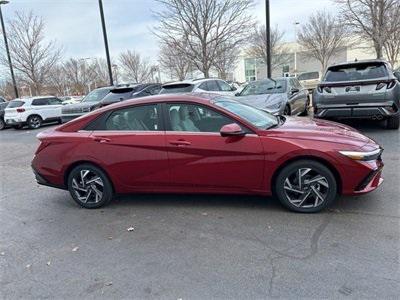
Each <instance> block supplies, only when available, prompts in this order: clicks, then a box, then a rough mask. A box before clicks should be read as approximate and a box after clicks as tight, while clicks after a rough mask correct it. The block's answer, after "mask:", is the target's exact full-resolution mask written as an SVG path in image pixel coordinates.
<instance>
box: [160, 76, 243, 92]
mask: <svg viewBox="0 0 400 300" xmlns="http://www.w3.org/2000/svg"><path fill="white" fill-rule="evenodd" d="M235 91H236V88H235V87H231V86H230V85H229V84H228V83H227V82H226V81H224V80H222V79H218V78H201V79H194V80H186V81H178V82H172V83H166V84H164V85H163V86H162V90H161V92H160V94H179V93H204V92H207V93H216V94H221V95H231V96H233V95H234V94H235Z"/></svg>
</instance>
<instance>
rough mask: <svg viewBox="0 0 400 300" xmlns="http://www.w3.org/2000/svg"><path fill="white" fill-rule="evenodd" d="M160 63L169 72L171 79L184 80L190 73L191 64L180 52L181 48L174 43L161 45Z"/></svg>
mask: <svg viewBox="0 0 400 300" xmlns="http://www.w3.org/2000/svg"><path fill="white" fill-rule="evenodd" d="M159 62H160V65H161V67H162V68H163V69H164V70H165V71H167V72H168V73H169V74H170V75H171V77H173V78H177V79H178V80H184V79H185V78H186V75H187V74H188V72H189V69H190V66H191V63H190V60H188V59H187V56H186V55H185V53H184V52H183V51H181V50H180V48H179V46H177V45H176V44H174V43H172V42H167V43H164V44H162V45H161V49H160V54H159Z"/></svg>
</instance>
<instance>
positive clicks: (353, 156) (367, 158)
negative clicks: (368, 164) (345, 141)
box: [339, 148, 383, 161]
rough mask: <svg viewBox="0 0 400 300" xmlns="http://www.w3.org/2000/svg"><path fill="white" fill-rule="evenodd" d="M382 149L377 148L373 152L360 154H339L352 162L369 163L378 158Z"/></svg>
mask: <svg viewBox="0 0 400 300" xmlns="http://www.w3.org/2000/svg"><path fill="white" fill-rule="evenodd" d="M382 151H383V149H381V148H379V149H376V150H374V151H369V152H361V151H339V153H340V154H342V155H344V156H347V157H348V158H351V159H354V160H363V161H370V160H376V159H378V158H379V157H380V155H381V153H382Z"/></svg>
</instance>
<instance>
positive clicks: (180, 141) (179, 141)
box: [169, 140, 192, 146]
mask: <svg viewBox="0 0 400 300" xmlns="http://www.w3.org/2000/svg"><path fill="white" fill-rule="evenodd" d="M169 143H170V144H171V145H174V146H190V145H191V144H192V143H191V142H188V141H183V140H178V141H169Z"/></svg>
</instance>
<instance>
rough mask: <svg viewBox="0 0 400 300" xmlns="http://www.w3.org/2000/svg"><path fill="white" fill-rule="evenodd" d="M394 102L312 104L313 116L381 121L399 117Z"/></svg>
mask: <svg viewBox="0 0 400 300" xmlns="http://www.w3.org/2000/svg"><path fill="white" fill-rule="evenodd" d="M399 113H400V112H399V109H398V107H397V106H396V105H395V104H394V102H392V101H389V102H380V103H363V104H357V105H347V104H317V103H316V104H314V116H315V117H317V118H361V119H377V120H383V119H386V118H388V117H391V116H395V115H399Z"/></svg>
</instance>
